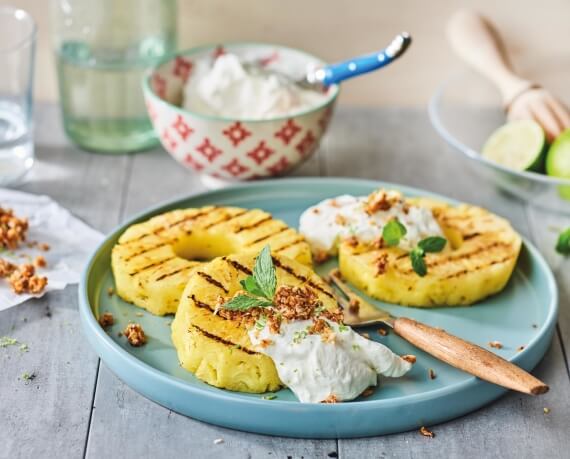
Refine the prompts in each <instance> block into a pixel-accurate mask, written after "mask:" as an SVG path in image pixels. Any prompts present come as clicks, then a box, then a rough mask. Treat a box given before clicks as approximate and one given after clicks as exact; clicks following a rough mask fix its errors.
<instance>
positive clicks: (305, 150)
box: [295, 129, 316, 156]
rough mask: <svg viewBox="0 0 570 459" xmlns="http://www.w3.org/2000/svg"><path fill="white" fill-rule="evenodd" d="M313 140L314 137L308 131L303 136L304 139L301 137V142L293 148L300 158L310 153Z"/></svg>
mask: <svg viewBox="0 0 570 459" xmlns="http://www.w3.org/2000/svg"><path fill="white" fill-rule="evenodd" d="M315 140H316V139H315V136H314V135H313V133H312V132H311V130H310V129H309V130H308V131H307V133H306V134H305V137H303V140H301V141H300V142H299V143H298V144H297V146H296V147H295V148H296V149H297V151H298V152H299V154H300V155H301V156H305V155H307V154H309V153H310V152H311V151H312V149H313V145H314V144H315Z"/></svg>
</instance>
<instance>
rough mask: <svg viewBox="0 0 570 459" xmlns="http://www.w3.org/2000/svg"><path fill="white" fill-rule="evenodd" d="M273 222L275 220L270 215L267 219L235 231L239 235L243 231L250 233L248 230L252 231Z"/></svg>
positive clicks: (264, 218)
mask: <svg viewBox="0 0 570 459" xmlns="http://www.w3.org/2000/svg"><path fill="white" fill-rule="evenodd" d="M271 220H273V217H272V216H271V215H268V216H267V217H263V218H262V219H261V220H258V221H256V222H255V223H251V224H250V225H245V226H240V227H238V228H237V229H236V230H234V233H236V234H238V233H241V232H242V231H248V230H252V229H254V228H259V227H261V226H262V225H264V224H265V223H267V222H269V221H271Z"/></svg>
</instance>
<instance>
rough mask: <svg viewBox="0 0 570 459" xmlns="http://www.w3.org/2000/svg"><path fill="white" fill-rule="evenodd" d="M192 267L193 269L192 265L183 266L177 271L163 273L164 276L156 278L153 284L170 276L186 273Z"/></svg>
mask: <svg viewBox="0 0 570 459" xmlns="http://www.w3.org/2000/svg"><path fill="white" fill-rule="evenodd" d="M193 267H194V266H193V265H192V266H185V267H183V268H178V269H176V270H174V271H171V272H169V273H165V274H163V275H161V276H158V277H157V278H156V279H155V282H158V281H161V280H163V279H166V278H167V277H170V276H174V275H175V274H178V273H181V272H183V271H187V270H189V269H192V268H193Z"/></svg>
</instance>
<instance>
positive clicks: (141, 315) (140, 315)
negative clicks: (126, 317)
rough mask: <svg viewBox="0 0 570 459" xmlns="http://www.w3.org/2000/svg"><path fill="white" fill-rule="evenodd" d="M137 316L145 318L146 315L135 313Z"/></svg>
mask: <svg viewBox="0 0 570 459" xmlns="http://www.w3.org/2000/svg"><path fill="white" fill-rule="evenodd" d="M135 316H137V317H144V313H142V312H137V313H135Z"/></svg>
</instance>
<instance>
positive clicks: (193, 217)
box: [120, 207, 216, 245]
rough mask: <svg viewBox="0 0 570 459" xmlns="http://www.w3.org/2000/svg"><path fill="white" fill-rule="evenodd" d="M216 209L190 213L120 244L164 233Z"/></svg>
mask: <svg viewBox="0 0 570 459" xmlns="http://www.w3.org/2000/svg"><path fill="white" fill-rule="evenodd" d="M214 210H216V207H212V208H208V210H201V211H199V212H197V213H195V214H193V215H189V216H187V217H184V218H182V219H180V220H178V221H175V222H173V223H170V224H169V225H168V226H161V227H160V228H157V229H155V230H153V231H151V232H149V233H144V234H141V235H140V236H137V237H136V238H134V239H129V240H128V241H125V242H123V243H121V244H120V245H126V244H130V243H131V242H136V241H140V240H141V239H144V238H145V237H148V236H153V235H154V236H158V235H159V234H160V233H162V232H163V231H166V230H167V229H170V228H174V227H175V226H178V225H180V224H181V223H184V222H187V221H190V220H195V219H197V218H200V217H203V216H204V215H208V214H209V213H211V212H212V211H214Z"/></svg>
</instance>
